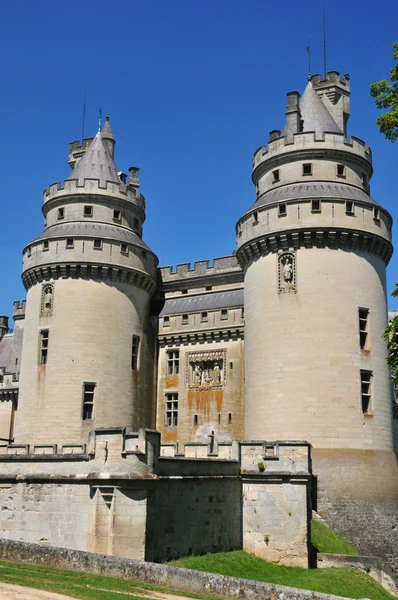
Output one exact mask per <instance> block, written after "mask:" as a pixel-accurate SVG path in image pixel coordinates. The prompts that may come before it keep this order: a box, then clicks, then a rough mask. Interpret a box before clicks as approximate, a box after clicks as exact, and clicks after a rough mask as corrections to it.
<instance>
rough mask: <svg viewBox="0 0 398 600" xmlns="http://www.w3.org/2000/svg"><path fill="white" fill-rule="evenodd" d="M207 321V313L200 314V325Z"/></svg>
mask: <svg viewBox="0 0 398 600" xmlns="http://www.w3.org/2000/svg"><path fill="white" fill-rule="evenodd" d="M208 319H209V317H208V314H207V311H204V312H202V313H201V315H200V320H201V321H202V323H207V321H208Z"/></svg>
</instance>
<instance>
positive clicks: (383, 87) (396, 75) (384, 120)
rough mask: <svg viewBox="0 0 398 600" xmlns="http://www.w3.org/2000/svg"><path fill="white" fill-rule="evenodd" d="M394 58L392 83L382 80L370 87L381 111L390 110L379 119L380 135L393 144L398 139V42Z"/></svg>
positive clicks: (394, 50) (391, 72)
mask: <svg viewBox="0 0 398 600" xmlns="http://www.w3.org/2000/svg"><path fill="white" fill-rule="evenodd" d="M392 54H393V57H394V60H395V61H397V65H396V66H395V67H392V68H391V69H390V81H387V80H386V79H382V80H381V81H376V82H375V83H372V84H371V86H370V95H371V96H372V97H373V98H374V99H375V104H376V106H377V108H379V109H380V110H384V109H390V110H388V111H387V112H385V113H383V114H382V115H380V116H379V117H378V118H377V121H376V125H377V126H378V128H379V129H380V133H382V134H383V135H385V136H386V138H387V139H388V140H391V142H395V140H396V139H397V138H398V42H395V43H394V44H393V53H392Z"/></svg>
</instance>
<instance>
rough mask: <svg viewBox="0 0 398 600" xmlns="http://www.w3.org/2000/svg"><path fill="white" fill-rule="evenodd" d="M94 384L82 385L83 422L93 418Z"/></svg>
mask: <svg viewBox="0 0 398 600" xmlns="http://www.w3.org/2000/svg"><path fill="white" fill-rule="evenodd" d="M95 386H96V384H95V383H83V421H88V420H89V419H92V418H93V412H94V390H95Z"/></svg>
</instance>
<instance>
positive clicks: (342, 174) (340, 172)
mask: <svg viewBox="0 0 398 600" xmlns="http://www.w3.org/2000/svg"><path fill="white" fill-rule="evenodd" d="M337 177H345V166H344V165H337Z"/></svg>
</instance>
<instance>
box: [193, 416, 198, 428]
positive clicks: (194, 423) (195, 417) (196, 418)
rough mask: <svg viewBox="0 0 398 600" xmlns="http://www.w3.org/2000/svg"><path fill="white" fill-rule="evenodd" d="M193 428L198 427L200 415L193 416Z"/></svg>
mask: <svg viewBox="0 0 398 600" xmlns="http://www.w3.org/2000/svg"><path fill="white" fill-rule="evenodd" d="M193 426H194V427H197V426H198V415H194V416H193Z"/></svg>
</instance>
